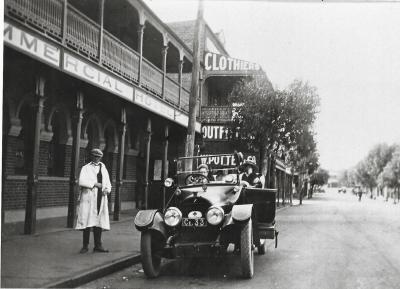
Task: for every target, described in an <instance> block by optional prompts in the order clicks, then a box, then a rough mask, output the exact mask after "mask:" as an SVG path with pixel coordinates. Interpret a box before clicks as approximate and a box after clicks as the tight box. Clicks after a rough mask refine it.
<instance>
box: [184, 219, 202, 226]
mask: <svg viewBox="0 0 400 289" xmlns="http://www.w3.org/2000/svg"><path fill="white" fill-rule="evenodd" d="M182 226H183V227H207V221H206V219H205V218H199V219H188V218H183V219H182Z"/></svg>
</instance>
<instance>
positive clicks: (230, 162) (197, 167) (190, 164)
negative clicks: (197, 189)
mask: <svg viewBox="0 0 400 289" xmlns="http://www.w3.org/2000/svg"><path fill="white" fill-rule="evenodd" d="M176 172H177V180H178V185H180V186H185V185H198V184H200V183H196V182H190V181H189V178H193V177H196V176H198V177H197V179H198V180H199V181H202V180H204V179H206V180H207V183H213V184H217V183H221V184H222V183H236V182H237V173H238V170H237V167H236V164H235V159H234V156H233V155H232V154H224V155H204V156H197V157H186V158H179V159H178V160H177V161H176ZM202 176H204V177H202ZM203 182H204V181H203Z"/></svg>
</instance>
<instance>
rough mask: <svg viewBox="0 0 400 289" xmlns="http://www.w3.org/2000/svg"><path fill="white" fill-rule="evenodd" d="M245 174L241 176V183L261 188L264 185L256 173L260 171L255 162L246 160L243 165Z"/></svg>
mask: <svg viewBox="0 0 400 289" xmlns="http://www.w3.org/2000/svg"><path fill="white" fill-rule="evenodd" d="M243 168H244V172H243V173H242V174H241V175H240V181H241V182H247V183H248V184H249V186H250V187H253V188H261V187H262V183H261V181H260V178H259V177H258V176H257V174H256V173H255V171H256V170H258V168H257V165H256V163H255V162H254V161H253V160H246V161H245V162H244V164H243Z"/></svg>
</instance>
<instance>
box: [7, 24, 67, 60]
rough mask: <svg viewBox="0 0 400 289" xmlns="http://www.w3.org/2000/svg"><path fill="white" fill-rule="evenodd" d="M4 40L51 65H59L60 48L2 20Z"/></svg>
mask: <svg viewBox="0 0 400 289" xmlns="http://www.w3.org/2000/svg"><path fill="white" fill-rule="evenodd" d="M4 42H5V43H7V44H9V45H11V46H13V47H16V48H18V49H20V50H22V51H23V52H25V53H28V54H30V55H33V56H35V57H37V58H39V59H40V60H42V61H44V62H46V63H49V64H51V65H55V66H59V65H60V49H59V48H58V47H56V46H54V45H51V44H50V43H47V42H45V41H43V40H42V39H40V38H39V37H36V36H34V35H32V34H30V33H28V32H25V31H23V30H21V29H19V28H17V27H15V26H14V25H12V24H10V23H8V22H6V21H4Z"/></svg>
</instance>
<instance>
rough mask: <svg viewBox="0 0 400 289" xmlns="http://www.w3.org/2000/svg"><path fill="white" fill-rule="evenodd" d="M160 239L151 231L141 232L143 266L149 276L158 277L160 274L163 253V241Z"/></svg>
mask: <svg viewBox="0 0 400 289" xmlns="http://www.w3.org/2000/svg"><path fill="white" fill-rule="evenodd" d="M160 241H161V240H158V238H156V235H155V234H154V233H153V232H151V231H145V232H142V234H141V240H140V253H141V256H142V266H143V271H144V273H145V274H146V276H147V277H149V278H156V277H158V275H159V274H160V269H161V253H162V243H161V242H160ZM160 243H161V244H160Z"/></svg>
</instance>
